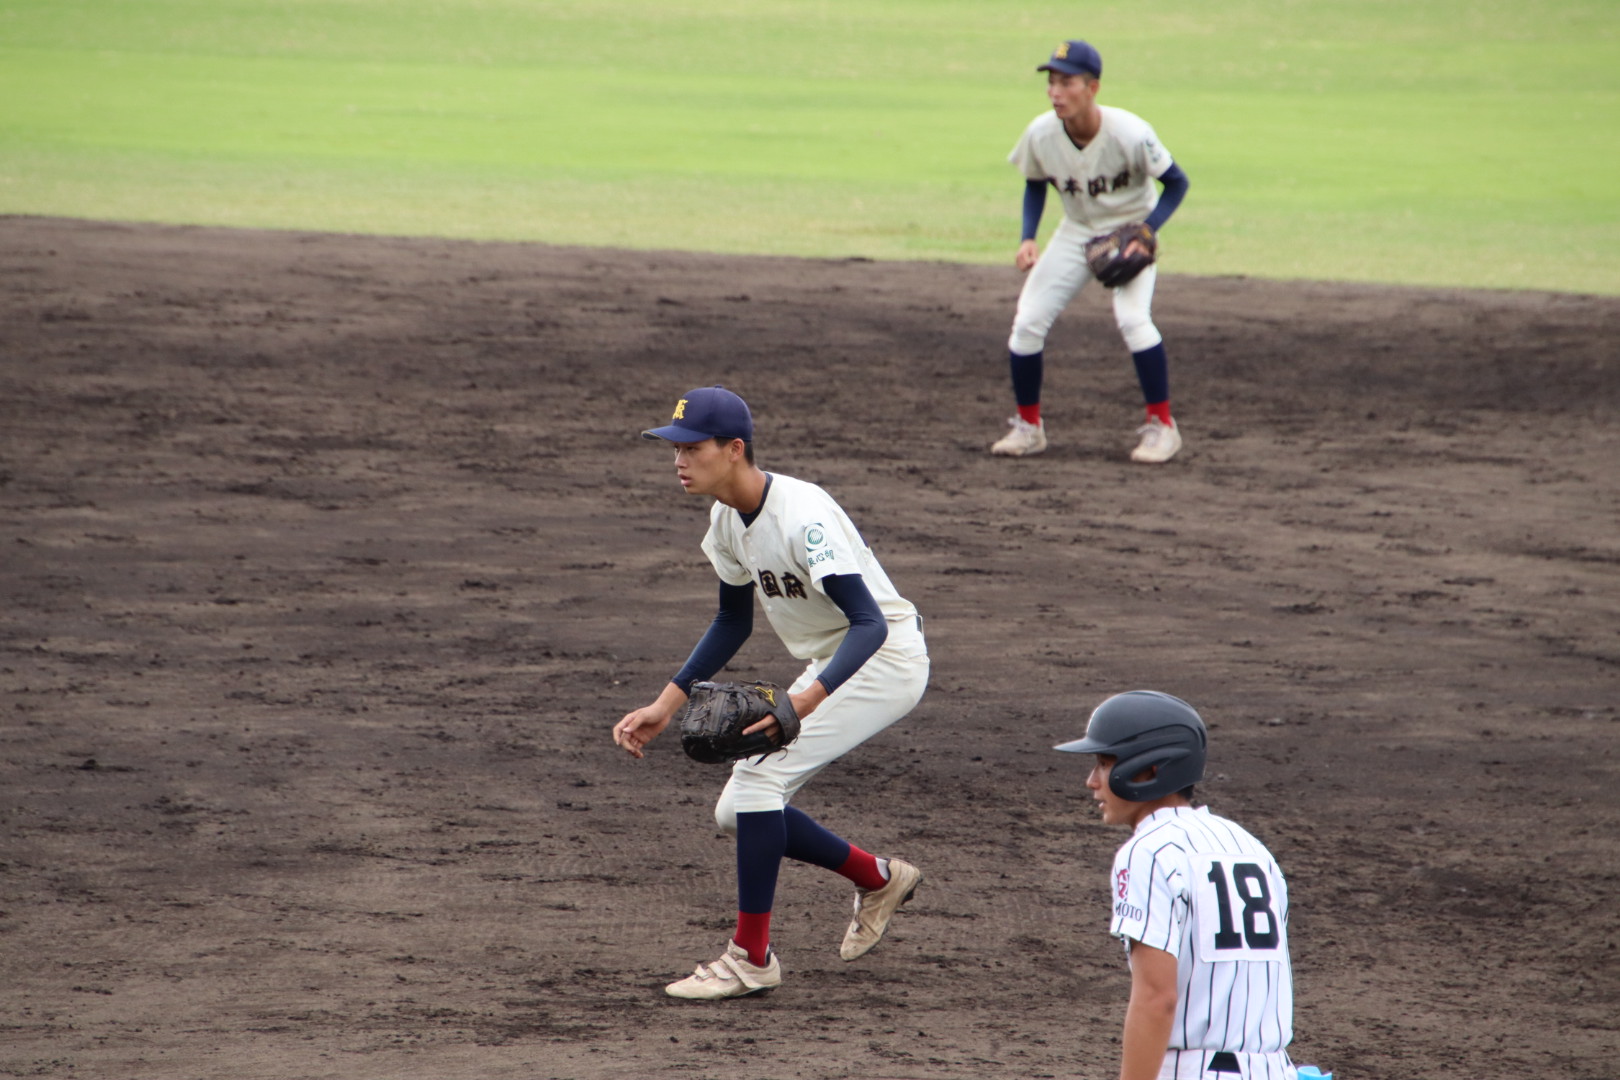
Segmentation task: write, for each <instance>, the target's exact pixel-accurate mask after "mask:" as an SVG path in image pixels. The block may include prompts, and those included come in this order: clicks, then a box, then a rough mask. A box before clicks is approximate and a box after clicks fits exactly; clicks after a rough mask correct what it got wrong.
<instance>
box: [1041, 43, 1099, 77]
mask: <svg viewBox="0 0 1620 1080" xmlns="http://www.w3.org/2000/svg"><path fill="white" fill-rule="evenodd" d="M1035 70H1036V71H1061V72H1062V73H1063V74H1065V75H1090V76H1091V77H1092V78H1093V79H1100V78H1102V56H1101V55H1100V54H1099V53H1098V52H1097V50H1096V49H1093V48H1092V47H1091V46H1090V45H1089V44H1087V43H1086V42H1084V41H1065V42H1064V43H1063V44H1061V45H1059V46H1058V47H1057V48H1055V49H1053V50H1052V59H1050V60H1048V61H1047V62H1046V63H1044V64H1042V65H1041V66H1040V67H1038V68H1036V69H1035Z"/></svg>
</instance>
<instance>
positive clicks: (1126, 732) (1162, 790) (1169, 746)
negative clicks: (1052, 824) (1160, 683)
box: [1053, 690, 1208, 802]
mask: <svg viewBox="0 0 1620 1080" xmlns="http://www.w3.org/2000/svg"><path fill="white" fill-rule="evenodd" d="M1207 746H1208V735H1207V733H1206V732H1205V730H1204V721H1203V719H1202V718H1201V717H1200V716H1199V715H1198V713H1197V711H1196V710H1194V709H1193V707H1192V706H1191V705H1189V704H1187V703H1186V702H1185V701H1182V700H1181V699H1180V698H1178V697H1171V696H1170V695H1169V694H1161V693H1159V692H1158V691H1157V690H1129V691H1126V692H1125V693H1123V694H1115V695H1114V696H1113V697H1111V698H1109V699H1108V700H1107V701H1105V702H1103V703H1102V704H1101V705H1098V706H1097V707H1096V708H1095V709H1093V710H1092V711H1091V720H1090V721H1089V722H1088V723H1087V724H1086V737H1085V738H1083V739H1076V740H1075V741H1074V742H1066V743H1062V744H1060V745H1058V746H1055V747H1053V749H1055V750H1063V751H1067V752H1068V753H1071V754H1107V755H1108V756H1110V757H1115V758H1118V759H1119V761H1118V762H1117V763H1116V764H1115V765H1114V767H1113V769H1112V770H1111V771H1110V772H1109V773H1108V787H1109V790H1111V791H1112V792H1113V793H1114V794H1115V795H1118V796H1119V797H1120V798H1122V799H1126V800H1128V801H1130V802H1152V801H1153V800H1154V799H1162V798H1164V797H1165V796H1166V795H1171V794H1174V793H1175V792H1177V791H1180V790H1181V789H1182V788H1184V787H1188V786H1190V785H1192V784H1196V783H1197V782H1198V781H1200V780H1202V779H1203V778H1204V753H1205V749H1206V747H1207ZM1154 767H1157V770H1158V771H1157V772H1155V773H1154V774H1153V776H1152V778H1150V779H1148V780H1143V781H1141V782H1140V783H1138V782H1137V781H1135V780H1133V779H1131V778H1132V777H1134V776H1136V775H1137V774H1138V773H1140V772H1141V771H1142V770H1143V769H1148V768H1154Z"/></svg>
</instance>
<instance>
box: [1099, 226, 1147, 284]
mask: <svg viewBox="0 0 1620 1080" xmlns="http://www.w3.org/2000/svg"><path fill="white" fill-rule="evenodd" d="M1158 250H1159V241H1158V238H1157V237H1156V236H1154V235H1153V230H1152V228H1150V227H1149V226H1148V225H1146V224H1145V223H1143V222H1140V221H1133V222H1131V223H1130V224H1129V225H1121V226H1120V227H1119V228H1117V229H1114V230H1113V231H1112V232H1106V233H1104V234H1103V235H1101V236H1094V237H1092V238H1091V239H1090V240H1089V241H1087V242H1086V263H1087V264H1088V265H1089V266H1090V267H1091V272H1092V274H1093V275H1095V277H1096V278H1097V280H1098V281H1100V282H1102V283H1103V284H1104V285H1105V286H1107V287H1108V288H1110V289H1117V288H1118V287H1119V286H1121V285H1123V284H1125V283H1126V282H1128V281H1130V280H1131V279H1132V278H1134V277H1135V276H1136V275H1137V274H1140V273H1141V272H1142V271H1143V270H1146V269H1147V268H1148V267H1149V266H1152V265H1153V258H1154V255H1155V254H1156V253H1157V252H1158Z"/></svg>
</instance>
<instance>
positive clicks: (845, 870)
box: [838, 844, 889, 892]
mask: <svg viewBox="0 0 1620 1080" xmlns="http://www.w3.org/2000/svg"><path fill="white" fill-rule="evenodd" d="M838 872H839V873H840V874H843V875H844V876H845V877H847V878H849V880H851V881H853V882H854V883H855V887H856V888H857V889H865V890H866V891H868V892H871V891H872V890H873V889H881V888H883V886H885V885H887V884H888V883H889V879H888V878H886V877H884V876H883V871H882V870H879V869H878V861H877V856H876V855H869V854H867V853H866V852H864V851H862V850H861V849H860V848H858V847H856V846H855V845H854V844H851V845H849V858H847V859H845V860H844V865H843V866H840V867H839V868H838Z"/></svg>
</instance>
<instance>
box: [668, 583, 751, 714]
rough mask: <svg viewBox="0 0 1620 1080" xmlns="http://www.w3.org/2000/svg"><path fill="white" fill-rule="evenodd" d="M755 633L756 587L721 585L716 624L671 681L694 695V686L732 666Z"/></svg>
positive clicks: (705, 633) (749, 585)
mask: <svg viewBox="0 0 1620 1080" xmlns="http://www.w3.org/2000/svg"><path fill="white" fill-rule="evenodd" d="M753 632H754V583H753V582H752V581H750V582H749V583H748V584H746V585H731V584H728V583H727V582H724V581H722V582H721V583H720V609H719V610H718V611H716V612H715V613H714V621H713V622H711V623H710V624H709V629H708V630H706V631H704V634H703V638H702V640H700V641H699V642H698V643H697V648H695V649H693V650H692V655H691V656H688V657H687V658H686V663H685V664H683V665H682V666H681V670H680V671H679V672H677V673H676V675H675V677H674V678H673V679H671V680H669V681H670V682H672V683H674V684H675V685H676V686H678V687H680V688H681V690H682V691H683V692H684V693H691V692H692V684H693V683H694V682H697V681H699V680H701V679H712V678H714V675H715V672H717V671H719V670H720V669H721V668H723V667H725V666H726V664H728V663H730V661H731V658H732V657H733V656H736V655H737V650H738V649H740V648H742V646H743V642H745V641H747V640H748V636H749V635H750V634H752V633H753Z"/></svg>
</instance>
